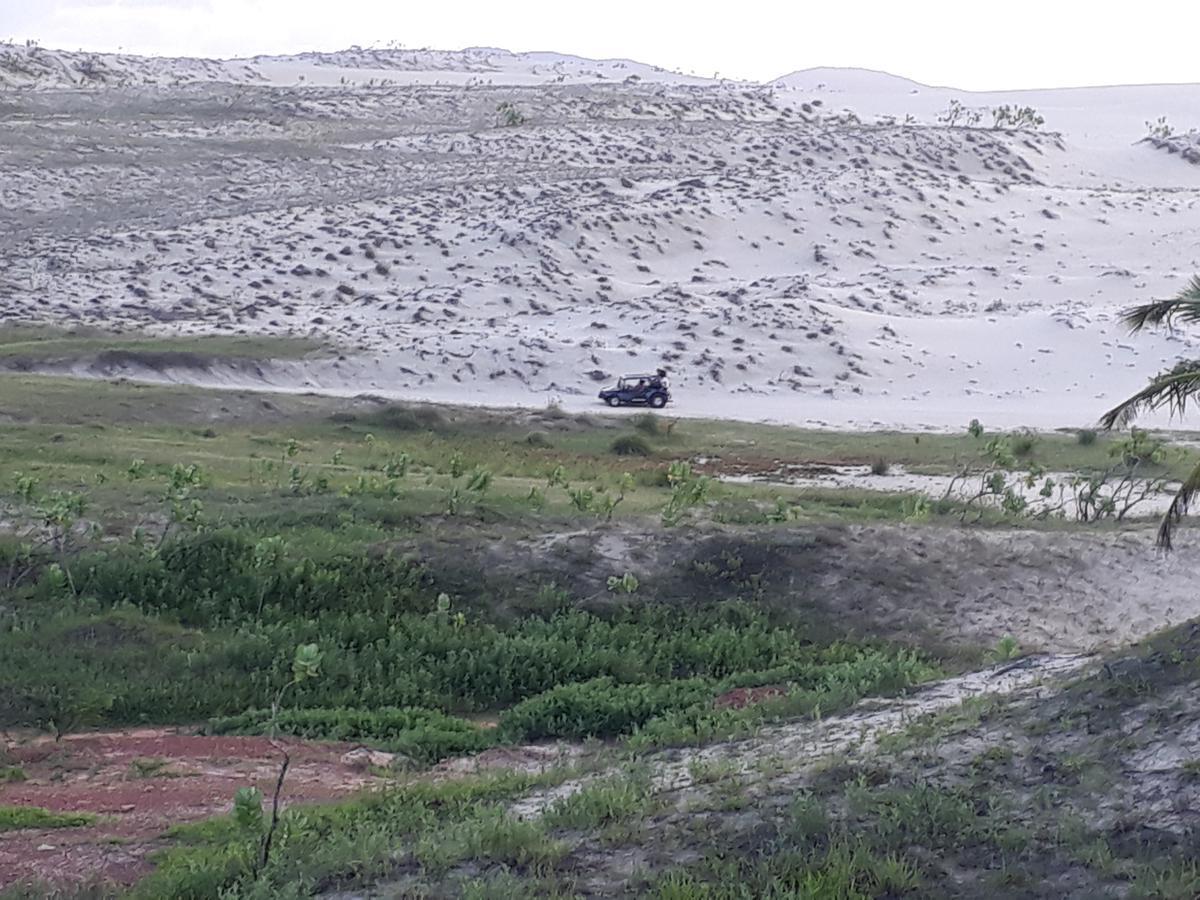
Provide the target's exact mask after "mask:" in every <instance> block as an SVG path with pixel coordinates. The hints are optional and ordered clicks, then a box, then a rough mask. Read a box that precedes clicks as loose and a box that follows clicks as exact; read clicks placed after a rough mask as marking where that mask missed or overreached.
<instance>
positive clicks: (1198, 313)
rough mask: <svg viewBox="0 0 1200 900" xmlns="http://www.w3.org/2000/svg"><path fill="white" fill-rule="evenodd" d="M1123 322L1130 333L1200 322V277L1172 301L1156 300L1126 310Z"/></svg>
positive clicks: (1122, 318)
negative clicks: (1179, 323) (1150, 328)
mask: <svg viewBox="0 0 1200 900" xmlns="http://www.w3.org/2000/svg"><path fill="white" fill-rule="evenodd" d="M1121 321H1122V322H1124V323H1125V324H1126V325H1128V326H1129V330H1130V331H1141V330H1142V329H1143V328H1148V327H1150V326H1153V325H1162V324H1166V325H1168V326H1171V325H1174V324H1175V322H1176V321H1180V322H1200V275H1196V276H1193V277H1192V280H1191V282H1190V283H1189V284H1188V286H1187V287H1185V288H1184V289H1183V290H1182V291H1180V292H1179V293H1178V294H1176V295H1175V296H1174V297H1172V298H1171V299H1170V300H1155V301H1153V302H1152V303H1143V304H1142V305H1141V306H1135V307H1133V308H1132V309H1129V310H1126V311H1125V312H1124V313H1123V314H1122V315H1121Z"/></svg>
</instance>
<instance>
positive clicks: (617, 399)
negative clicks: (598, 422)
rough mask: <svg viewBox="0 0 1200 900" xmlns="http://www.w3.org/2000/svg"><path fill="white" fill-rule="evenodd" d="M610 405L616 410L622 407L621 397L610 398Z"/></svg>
mask: <svg viewBox="0 0 1200 900" xmlns="http://www.w3.org/2000/svg"><path fill="white" fill-rule="evenodd" d="M608 405H609V406H611V407H614V408H616V407H618V406H620V405H621V398H620V397H609V398H608Z"/></svg>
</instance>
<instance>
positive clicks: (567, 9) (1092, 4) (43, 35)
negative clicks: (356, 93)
mask: <svg viewBox="0 0 1200 900" xmlns="http://www.w3.org/2000/svg"><path fill="white" fill-rule="evenodd" d="M1198 33H1200V4H1197V3H1195V2H1193V0H1141V2H1135V3H1131V2H1125V0H1000V2H994V3H980V2H977V0H908V2H904V0H849V2H847V0H823V2H817V3H813V2H807V0H778V2H769V3H763V2H748V0H742V2H737V0H733V2H730V0H725V2H721V3H710V2H707V0H689V2H676V0H595V2H591V3H588V2H580V0H574V2H572V0H509V2H504V0H457V2H456V0H419V2H414V0H0V40H4V39H10V38H11V39H16V40H25V39H27V38H32V39H34V40H37V41H39V42H40V43H41V44H42V45H43V46H46V47H54V48H61V49H68V50H77V49H85V50H117V49H118V48H120V49H123V50H125V51H127V52H136V53H147V54H163V55H180V56H183V55H186V56H193V55H195V56H249V55H253V54H259V53H292V52H298V51H302V50H336V49H340V48H343V47H348V46H350V45H352V44H359V45H362V46H374V45H384V44H388V43H390V42H398V43H399V44H400V45H402V46H404V47H406V48H419V47H435V48H438V49H454V50H457V49H461V48H462V47H469V46H491V47H504V48H506V49H511V50H556V51H559V52H562V53H573V54H577V55H580V56H589V57H603V58H607V57H627V58H631V59H636V60H638V61H640V62H646V63H652V64H655V65H660V66H665V67H668V68H672V69H678V70H681V71H684V72H694V73H696V74H699V75H712V74H714V73H720V74H721V75H722V76H726V77H731V78H749V79H756V80H766V79H770V78H775V77H777V76H779V75H783V74H786V73H788V72H791V71H794V70H796V69H804V68H809V67H811V66H862V67H865V68H872V69H882V70H884V71H888V72H892V73H894V74H896V75H903V76H906V77H909V78H914V79H916V80H917V81H922V82H925V83H927V84H936V85H947V86H951V87H960V88H966V89H973V90H987V89H997V90H999V89H1005V88H1027V87H1070V86H1076V85H1086V84H1143V83H1153V82H1200V53H1197V52H1196V40H1197V34H1198Z"/></svg>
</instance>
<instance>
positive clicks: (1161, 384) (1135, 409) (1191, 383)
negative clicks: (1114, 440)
mask: <svg viewBox="0 0 1200 900" xmlns="http://www.w3.org/2000/svg"><path fill="white" fill-rule="evenodd" d="M1198 393H1200V360H1197V359H1189V360H1184V361H1182V362H1179V363H1176V365H1175V366H1174V368H1172V369H1170V370H1168V371H1166V372H1162V373H1160V374H1158V375H1156V376H1155V377H1154V378H1153V380H1152V381H1151V382H1150V384H1148V385H1147V386H1146V387H1144V388H1142V389H1141V390H1140V391H1138V392H1137V393H1136V394H1134V395H1133V396H1132V397H1130V398H1129V399H1127V400H1124V401H1122V402H1121V403H1119V404H1117V405H1116V406H1114V407H1113V408H1112V409H1110V410H1109V411H1108V412H1106V413H1105V414H1104V415H1103V416H1101V417H1100V426H1101V427H1102V428H1105V429H1112V428H1124V427H1125V426H1126V425H1128V424H1129V423H1130V422H1132V421H1133V420H1134V419H1135V418H1137V417H1138V416H1139V415H1141V414H1142V413H1144V412H1149V411H1151V410H1155V409H1161V408H1162V407H1164V406H1165V407H1167V408H1168V409H1170V411H1171V415H1173V416H1182V415H1183V413H1184V410H1185V409H1186V408H1187V404H1188V401H1189V400H1191V401H1193V402H1194V401H1195V398H1196V395H1197V394H1198Z"/></svg>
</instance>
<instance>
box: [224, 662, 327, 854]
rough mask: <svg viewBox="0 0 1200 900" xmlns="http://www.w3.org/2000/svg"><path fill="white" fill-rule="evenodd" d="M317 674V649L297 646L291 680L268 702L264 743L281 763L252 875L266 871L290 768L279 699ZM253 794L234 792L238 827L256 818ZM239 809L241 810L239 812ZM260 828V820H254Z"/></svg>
mask: <svg viewBox="0 0 1200 900" xmlns="http://www.w3.org/2000/svg"><path fill="white" fill-rule="evenodd" d="M320 674H321V650H320V648H319V647H318V646H317V645H316V644H301V645H300V646H299V647H297V648H296V652H295V655H294V656H293V657H292V677H291V680H289V681H288V682H287V683H286V684H285V685H284V686H283V687H281V688H280V689H279V693H277V694H276V695H275V697H274V699H273V700H272V701H271V718H270V719H269V720H268V722H267V742H268V743H269V744H270V745H271V746H272V747H273V748H274V749H275V751H276V752H277V753H279V755H280V756H282V757H283V763H282V764H281V765H280V767H279V777H278V778H276V779H275V793H274V795H273V796H272V798H271V821H270V823H269V824H268V825H267V829H266V832H265V833H264V834H263V839H262V845H261V847H260V849H259V855H258V860H257V866H256V869H255V875H256V876H257V874H258V872H261V871H262V870H263V869H265V868H266V866H267V863H268V862H269V861H270V859H271V845H272V843H273V842H274V840H275V832H276V830H277V829H278V828H279V798H280V796H281V795H282V794H283V780H284V778H285V777H287V770H288V766H289V765H291V762H292V755H291V753H290V752H289V751H288V749H287V747H286V746H285V745H284V744H282V743H281V742H280V741H279V739H278V737H277V735H276V732H277V731H278V728H279V713H280V711H281V710H282V709H283V700H284V697H286V696H287V693H288V691H289V690H290V689H291V688H294V687H296V686H297V685H299V684H303V683H304V682H305V681H309V680H310V679H313V678H316V677H318V676H319V675H320ZM249 790H250V791H253V794H250V793H247V789H246V788H243V789H242V790H240V791H238V793H237V795H235V797H234V816H235V818H236V819H237V821H238V822H239V824H242V823H243V822H245V823H248V824H252V823H253V822H254V821H255V819H256V817H255V816H254V815H253V813H251V812H250V811H249V809H248V808H249V807H250V806H251V805H252V804H253V802H254V800H255V799H256V797H257V799H259V800H260V801H261V796H262V795H261V794H260V793H259V792H258V791H257V790H256V789H254V788H251V789H249ZM240 807H245V809H242V808H240ZM260 809H261V807H260ZM258 821H259V824H260V825H261V818H259V819H258Z"/></svg>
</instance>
